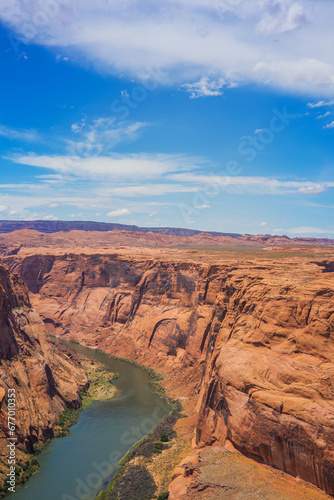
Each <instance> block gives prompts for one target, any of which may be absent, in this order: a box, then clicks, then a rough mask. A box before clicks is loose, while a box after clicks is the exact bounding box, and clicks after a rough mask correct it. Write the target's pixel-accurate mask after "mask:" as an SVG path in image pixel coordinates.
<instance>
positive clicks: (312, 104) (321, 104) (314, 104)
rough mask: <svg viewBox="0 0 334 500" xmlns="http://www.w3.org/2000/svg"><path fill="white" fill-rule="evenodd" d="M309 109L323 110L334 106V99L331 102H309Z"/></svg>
mask: <svg viewBox="0 0 334 500" xmlns="http://www.w3.org/2000/svg"><path fill="white" fill-rule="evenodd" d="M307 105H308V107H309V108H312V109H313V108H322V107H324V106H334V99H332V100H331V101H318V102H308V103H307Z"/></svg>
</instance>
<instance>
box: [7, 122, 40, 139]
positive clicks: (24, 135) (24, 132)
mask: <svg viewBox="0 0 334 500" xmlns="http://www.w3.org/2000/svg"><path fill="white" fill-rule="evenodd" d="M0 136H2V137H6V138H7V139H12V140H19V141H24V142H37V141H39V140H40V139H41V136H40V134H39V133H38V132H37V131H36V130H33V129H17V128H12V127H7V126H6V125H0Z"/></svg>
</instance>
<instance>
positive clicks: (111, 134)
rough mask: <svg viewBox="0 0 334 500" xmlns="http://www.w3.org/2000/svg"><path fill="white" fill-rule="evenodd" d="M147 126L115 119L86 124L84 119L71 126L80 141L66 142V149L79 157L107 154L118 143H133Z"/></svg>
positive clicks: (103, 119)
mask: <svg viewBox="0 0 334 500" xmlns="http://www.w3.org/2000/svg"><path fill="white" fill-rule="evenodd" d="M148 126H149V124H148V123H147V122H124V121H123V122H120V121H118V120H117V119H116V118H98V119H95V120H93V122H92V123H87V119H86V117H85V118H82V120H81V121H79V122H77V123H73V124H72V126H71V130H72V132H74V134H76V135H78V136H79V137H80V139H79V140H75V141H73V140H67V145H68V149H69V152H70V154H72V155H79V156H91V155H93V154H102V153H107V152H109V151H111V150H112V149H113V148H114V146H115V145H116V144H118V143H120V142H124V141H134V140H135V139H137V137H138V135H139V133H140V131H141V130H142V129H144V128H145V127H148Z"/></svg>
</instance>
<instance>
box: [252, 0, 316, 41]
mask: <svg viewBox="0 0 334 500" xmlns="http://www.w3.org/2000/svg"><path fill="white" fill-rule="evenodd" d="M265 3H267V11H266V12H265V13H264V15H263V17H262V19H261V20H260V22H259V23H258V24H257V29H258V31H260V32H262V33H266V34H269V35H271V34H278V33H285V32H287V31H293V30H295V29H297V28H301V27H302V26H303V25H304V24H306V23H307V22H308V21H309V20H310V17H309V13H308V12H307V10H306V8H305V5H304V4H303V3H302V2H292V3H291V2H286V1H281V0H278V1H275V2H268V1H267V2H265Z"/></svg>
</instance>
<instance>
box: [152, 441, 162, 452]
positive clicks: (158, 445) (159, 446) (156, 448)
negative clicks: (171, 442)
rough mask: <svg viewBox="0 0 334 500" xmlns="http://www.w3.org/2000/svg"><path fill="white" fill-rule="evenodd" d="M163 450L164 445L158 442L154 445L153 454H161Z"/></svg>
mask: <svg viewBox="0 0 334 500" xmlns="http://www.w3.org/2000/svg"><path fill="white" fill-rule="evenodd" d="M163 448H164V444H163V443H161V441H160V442H158V443H155V444H154V448H153V453H161V451H162V450H163Z"/></svg>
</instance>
